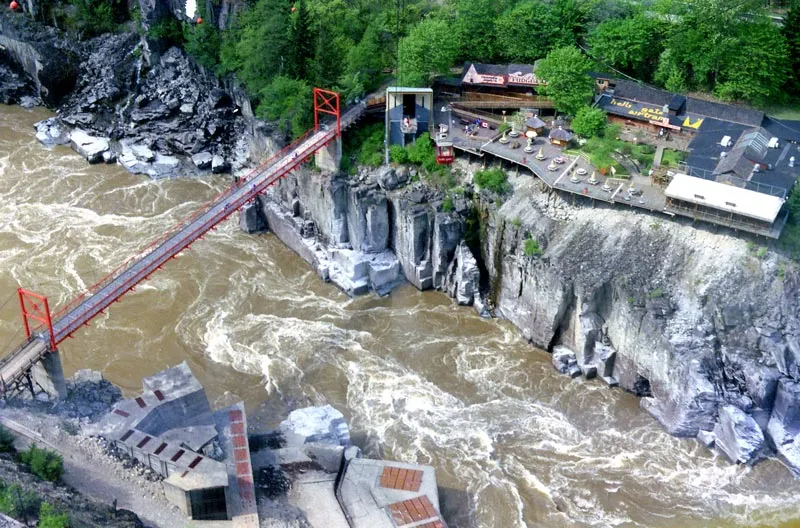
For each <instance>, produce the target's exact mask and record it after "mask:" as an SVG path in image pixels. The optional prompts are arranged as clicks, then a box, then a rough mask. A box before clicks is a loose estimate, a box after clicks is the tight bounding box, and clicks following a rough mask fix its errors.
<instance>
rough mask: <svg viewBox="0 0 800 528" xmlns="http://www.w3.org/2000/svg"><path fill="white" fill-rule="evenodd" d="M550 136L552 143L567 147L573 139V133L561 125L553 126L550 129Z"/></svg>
mask: <svg viewBox="0 0 800 528" xmlns="http://www.w3.org/2000/svg"><path fill="white" fill-rule="evenodd" d="M548 138H549V139H550V143H551V144H553V145H558V146H560V147H566V146H567V145H568V144H569V142H570V141H571V140H572V133H571V132H569V131H568V130H564V129H563V128H561V127H558V128H553V129H552V130H550V135H549V136H548Z"/></svg>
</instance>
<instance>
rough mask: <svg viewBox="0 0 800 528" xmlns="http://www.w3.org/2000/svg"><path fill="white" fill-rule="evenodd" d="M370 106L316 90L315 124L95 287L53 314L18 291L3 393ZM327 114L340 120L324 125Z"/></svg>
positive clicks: (2, 365) (43, 302)
mask: <svg viewBox="0 0 800 528" xmlns="http://www.w3.org/2000/svg"><path fill="white" fill-rule="evenodd" d="M365 108H366V104H365V103H359V104H357V105H356V106H354V107H352V108H350V109H348V110H347V111H346V112H345V113H344V114H342V113H341V112H340V101H339V94H337V93H335V92H329V91H326V90H321V89H318V88H315V89H314V128H312V129H311V130H309V131H308V132H306V133H305V134H303V135H302V136H301V137H300V138H299V139H297V140H296V141H294V142H293V143H292V144H290V145H288V146H287V147H285V148H284V149H283V150H281V151H280V152H278V153H276V154H274V155H273V156H272V157H271V158H269V159H268V160H267V161H266V162H264V163H263V164H262V165H260V166H259V167H257V168H256V169H255V170H253V171H252V172H251V173H250V174H248V175H247V176H245V177H244V178H240V179H239V180H238V182H237V183H234V184H233V185H232V186H231V187H230V188H228V189H227V190H225V191H224V192H222V193H221V194H220V195H219V196H217V197H216V198H214V199H213V200H211V201H210V202H208V203H206V204H204V205H203V206H202V207H200V208H199V209H198V210H197V211H196V212H195V213H193V214H192V215H190V216H189V217H188V218H186V219H184V220H183V221H182V222H180V223H179V224H177V225H176V226H174V227H172V228H171V229H169V230H168V231H167V232H166V233H164V234H163V235H162V236H161V237H159V238H158V239H157V240H155V241H154V242H152V243H151V244H149V245H148V246H147V247H145V248H143V249H142V250H140V251H139V252H138V253H137V254H136V255H134V256H133V257H131V258H130V259H128V260H127V261H126V262H124V263H123V264H122V265H120V266H119V267H118V268H117V269H115V270H114V271H112V272H111V273H110V274H108V275H107V276H106V277H105V278H103V279H102V280H100V281H99V282H98V283H97V284H95V285H94V286H91V287H90V288H88V289H87V290H86V291H84V292H83V293H81V294H80V295H78V296H77V297H76V298H75V299H73V300H72V301H70V302H68V303H67V304H66V305H64V306H63V307H60V308H59V309H58V310H56V311H55V312H53V313H52V314H51V312H50V307H49V304H48V302H47V298H45V297H43V296H41V295H38V294H36V293H33V292H30V291H27V290H25V289H23V288H20V289H19V290H18V294H19V302H20V307H21V309H22V318H23V323H24V327H25V334H26V336H27V339H26V340H25V341H24V342H23V343H22V344H20V345H19V346H18V347H17V348H15V349H14V350H13V351H12V352H11V353H10V354H9V355H8V356H6V357H5V358H3V359H2V360H0V394H2V395H3V396H6V395H7V394H8V393H9V392H11V391H14V390H20V389H22V388H25V387H29V388H30V389H31V390H33V384H32V381H31V369H32V367H33V366H34V365H35V364H36V363H38V362H39V361H41V360H42V359H43V358H44V357H45V356H46V355H47V354H50V353H53V352H56V351H57V350H58V345H59V344H60V343H61V342H63V341H64V340H65V339H67V338H68V337H71V336H72V335H73V334H74V333H75V332H76V331H77V330H79V329H80V328H81V327H82V326H84V325H88V323H89V321H91V320H92V319H94V318H95V317H97V316H98V315H99V314H101V313H103V312H104V311H105V310H106V308H108V307H109V306H110V305H111V304H113V303H114V302H116V301H119V300H120V298H121V297H122V296H123V295H125V294H126V293H128V292H129V291H133V290H134V288H135V287H136V285H137V284H139V283H140V282H142V281H144V280H147V279H148V278H149V277H150V275H152V274H153V273H154V272H155V271H157V270H159V269H161V268H162V266H164V264H166V263H167V262H169V261H170V260H171V259H173V258H175V257H177V256H178V254H179V253H180V252H181V251H183V250H184V249H186V248H188V247H189V246H190V245H191V244H192V243H193V242H195V241H196V240H198V239H199V238H202V236H203V235H204V234H205V233H207V232H208V231H210V230H211V229H213V228H214V227H215V226H217V225H218V224H219V223H220V222H222V221H223V220H225V219H226V218H228V217H229V216H230V215H232V214H233V213H234V212H236V211H238V210H240V209H241V208H242V207H243V206H244V205H246V204H247V203H248V202H250V201H251V200H253V199H254V198H255V197H256V196H257V195H258V194H259V193H261V192H263V191H264V190H266V189H267V188H268V187H270V186H272V185H274V184H275V183H277V182H278V180H280V179H281V178H283V177H284V176H286V175H287V174H289V173H290V172H292V171H293V170H295V169H296V168H297V167H298V166H299V165H300V164H302V163H303V162H305V161H307V160H308V159H309V158H310V157H311V156H312V155H314V154H315V153H316V152H317V151H319V150H320V149H321V148H323V147H325V146H326V145H328V144H329V143H330V142H332V141H334V140H335V139H337V138H338V137H339V136H340V135H341V133H342V130H344V129H346V128H347V127H349V126H350V125H352V124H353V123H354V122H355V121H356V120H357V119H358V118H359V117H360V116H361V115H362V114H363V113H364V109H365ZM326 115H328V116H332V117H333V118H335V122H331V123H329V124H324V123H322V122H321V118H323V117H325V116H326Z"/></svg>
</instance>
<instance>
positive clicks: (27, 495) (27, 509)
mask: <svg viewBox="0 0 800 528" xmlns="http://www.w3.org/2000/svg"><path fill="white" fill-rule="evenodd" d="M39 504H41V499H40V498H39V496H38V495H36V493H34V492H32V491H27V490H25V489H24V488H22V487H21V486H20V485H18V484H12V485H11V486H6V485H5V483H0V512H2V513H5V514H6V515H9V516H11V517H14V518H15V519H27V518H28V517H33V516H35V515H36V513H37V512H38V511H39Z"/></svg>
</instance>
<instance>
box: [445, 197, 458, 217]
mask: <svg viewBox="0 0 800 528" xmlns="http://www.w3.org/2000/svg"><path fill="white" fill-rule="evenodd" d="M455 208H456V207H455V205H454V204H453V199H452V198H451V197H449V196H448V197H446V198H445V199H444V201H443V202H442V211H444V212H445V213H449V212H450V211H452V210H453V209H455Z"/></svg>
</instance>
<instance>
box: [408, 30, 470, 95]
mask: <svg viewBox="0 0 800 528" xmlns="http://www.w3.org/2000/svg"><path fill="white" fill-rule="evenodd" d="M457 54H458V43H457V42H456V40H455V39H454V38H453V32H452V30H451V28H450V25H449V24H448V23H447V21H445V20H441V19H437V18H426V19H425V20H423V21H422V22H420V23H419V24H417V25H416V26H414V27H413V28H412V29H411V31H410V32H409V33H408V36H407V37H405V38H403V39H401V40H400V72H399V77H400V82H401V83H402V84H404V85H407V86H426V85H427V84H428V81H429V79H430V74H431V73H440V72H446V71H447V70H448V69H449V68H450V66H452V65H453V62H454V61H455V59H456V56H457Z"/></svg>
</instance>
